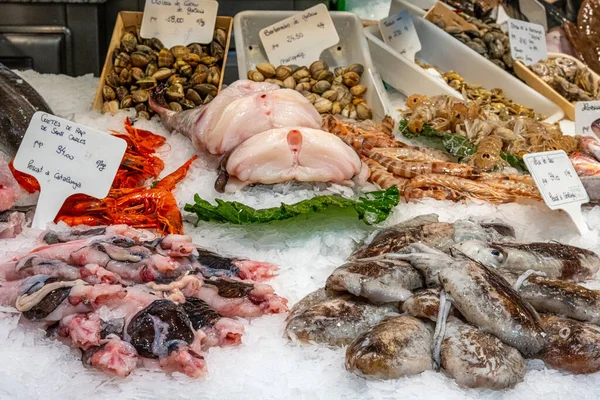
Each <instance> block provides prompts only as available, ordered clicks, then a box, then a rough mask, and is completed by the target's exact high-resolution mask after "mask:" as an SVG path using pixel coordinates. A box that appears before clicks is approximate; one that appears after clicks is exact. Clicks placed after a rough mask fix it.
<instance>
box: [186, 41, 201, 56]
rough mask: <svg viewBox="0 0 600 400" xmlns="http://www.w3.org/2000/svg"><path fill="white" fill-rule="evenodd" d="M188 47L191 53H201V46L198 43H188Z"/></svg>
mask: <svg viewBox="0 0 600 400" xmlns="http://www.w3.org/2000/svg"><path fill="white" fill-rule="evenodd" d="M188 49H190V53H191V54H196V55H199V56H201V55H202V46H200V45H199V44H198V43H192V44H188Z"/></svg>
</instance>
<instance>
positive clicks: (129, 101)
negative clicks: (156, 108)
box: [121, 94, 134, 108]
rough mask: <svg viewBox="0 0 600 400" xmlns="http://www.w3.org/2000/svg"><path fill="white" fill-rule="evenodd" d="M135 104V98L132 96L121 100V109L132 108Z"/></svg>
mask: <svg viewBox="0 0 600 400" xmlns="http://www.w3.org/2000/svg"><path fill="white" fill-rule="evenodd" d="M133 104H134V103H133V97H132V96H131V95H130V94H128V95H126V96H125V97H123V98H122V99H121V108H130V107H133Z"/></svg>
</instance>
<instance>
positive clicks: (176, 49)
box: [171, 46, 191, 58]
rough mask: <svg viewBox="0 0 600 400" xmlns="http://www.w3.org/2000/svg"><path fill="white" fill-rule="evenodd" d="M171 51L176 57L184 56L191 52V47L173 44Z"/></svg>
mask: <svg viewBox="0 0 600 400" xmlns="http://www.w3.org/2000/svg"><path fill="white" fill-rule="evenodd" d="M171 53H172V54H173V57H175V58H184V57H185V56H187V55H188V54H190V53H191V51H190V49H188V48H187V47H185V46H173V47H171Z"/></svg>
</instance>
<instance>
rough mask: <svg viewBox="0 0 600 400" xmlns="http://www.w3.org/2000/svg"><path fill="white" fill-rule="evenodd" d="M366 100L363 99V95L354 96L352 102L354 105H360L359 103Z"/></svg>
mask: <svg viewBox="0 0 600 400" xmlns="http://www.w3.org/2000/svg"><path fill="white" fill-rule="evenodd" d="M364 102H366V100H365V99H363V98H362V97H354V98H352V104H354V105H358V104H360V103H364Z"/></svg>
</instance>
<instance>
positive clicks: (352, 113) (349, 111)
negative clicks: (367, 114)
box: [342, 104, 358, 119]
mask: <svg viewBox="0 0 600 400" xmlns="http://www.w3.org/2000/svg"><path fill="white" fill-rule="evenodd" d="M342 116H344V117H346V118H351V119H356V118H357V116H358V115H357V113H356V107H355V106H354V104H348V105H347V106H345V107H344V108H343V109H342Z"/></svg>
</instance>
